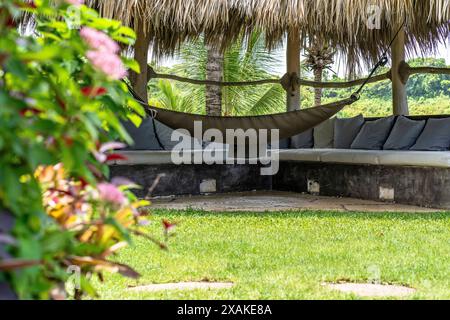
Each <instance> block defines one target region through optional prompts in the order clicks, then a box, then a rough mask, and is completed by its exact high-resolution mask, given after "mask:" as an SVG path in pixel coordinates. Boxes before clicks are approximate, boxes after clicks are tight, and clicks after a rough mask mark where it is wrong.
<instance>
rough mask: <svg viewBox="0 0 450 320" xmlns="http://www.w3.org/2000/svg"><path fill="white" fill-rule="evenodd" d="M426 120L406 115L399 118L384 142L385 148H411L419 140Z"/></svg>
mask: <svg viewBox="0 0 450 320" xmlns="http://www.w3.org/2000/svg"><path fill="white" fill-rule="evenodd" d="M425 124H426V121H425V120H420V121H417V120H410V119H408V118H406V117H404V116H400V117H398V118H397V121H396V122H395V125H394V128H393V129H392V131H391V134H390V135H389V138H388V140H387V141H386V143H385V144H384V147H383V149H384V150H399V151H400V150H409V149H410V148H411V147H412V146H413V145H414V144H415V143H416V141H417V138H418V137H419V135H420V134H421V133H422V131H423V128H424V127H425Z"/></svg>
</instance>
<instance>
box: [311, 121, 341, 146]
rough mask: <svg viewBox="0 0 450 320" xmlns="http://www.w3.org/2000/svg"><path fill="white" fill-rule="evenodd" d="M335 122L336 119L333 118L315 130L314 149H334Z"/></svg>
mask: <svg viewBox="0 0 450 320" xmlns="http://www.w3.org/2000/svg"><path fill="white" fill-rule="evenodd" d="M335 121H336V118H332V119H330V120H327V121H325V122H324V123H322V124H320V125H318V126H317V127H315V128H314V148H316V149H331V148H333V147H334V123H335Z"/></svg>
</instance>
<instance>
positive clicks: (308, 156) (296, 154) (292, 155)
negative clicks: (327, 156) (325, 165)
mask: <svg viewBox="0 0 450 320" xmlns="http://www.w3.org/2000/svg"><path fill="white" fill-rule="evenodd" d="M326 150H327V149H292V150H280V151H279V157H280V158H279V159H280V161H304V162H320V161H321V156H322V154H324V153H325V152H326Z"/></svg>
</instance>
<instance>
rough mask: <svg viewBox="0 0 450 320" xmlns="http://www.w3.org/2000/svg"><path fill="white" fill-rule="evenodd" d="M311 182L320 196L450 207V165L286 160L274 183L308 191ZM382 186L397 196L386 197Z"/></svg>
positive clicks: (281, 188) (285, 188)
mask: <svg viewBox="0 0 450 320" xmlns="http://www.w3.org/2000/svg"><path fill="white" fill-rule="evenodd" d="M311 183H312V184H315V187H316V188H317V186H318V187H319V189H320V191H319V194H320V195H321V196H331V197H350V198H357V199H366V200H376V201H380V200H388V201H389V200H391V201H395V202H396V203H401V204H409V205H417V206H422V207H429V208H450V169H444V168H420V167H389V166H374V165H345V164H324V163H320V164H315V163H298V162H284V163H282V165H281V166H280V172H279V173H278V175H276V176H275V177H274V179H273V184H272V187H273V189H274V190H279V191H293V192H308V191H309V189H310V188H311V185H309V186H308V184H311ZM381 189H384V190H386V191H387V193H388V196H392V195H393V197H394V199H386V198H383V196H384V197H385V196H386V195H383V194H381V193H382V192H380V191H381Z"/></svg>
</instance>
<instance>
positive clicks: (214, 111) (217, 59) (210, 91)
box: [206, 47, 223, 116]
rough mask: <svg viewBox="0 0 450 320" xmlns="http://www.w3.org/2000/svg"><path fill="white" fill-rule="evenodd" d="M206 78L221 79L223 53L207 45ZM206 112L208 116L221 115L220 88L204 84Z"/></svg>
mask: <svg viewBox="0 0 450 320" xmlns="http://www.w3.org/2000/svg"><path fill="white" fill-rule="evenodd" d="M206 79H207V80H213V81H222V80H223V54H222V53H221V52H220V51H219V50H217V49H215V48H212V47H208V61H207V63H206ZM206 114H207V115H209V116H221V115H222V88H221V87H219V86H206Z"/></svg>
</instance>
